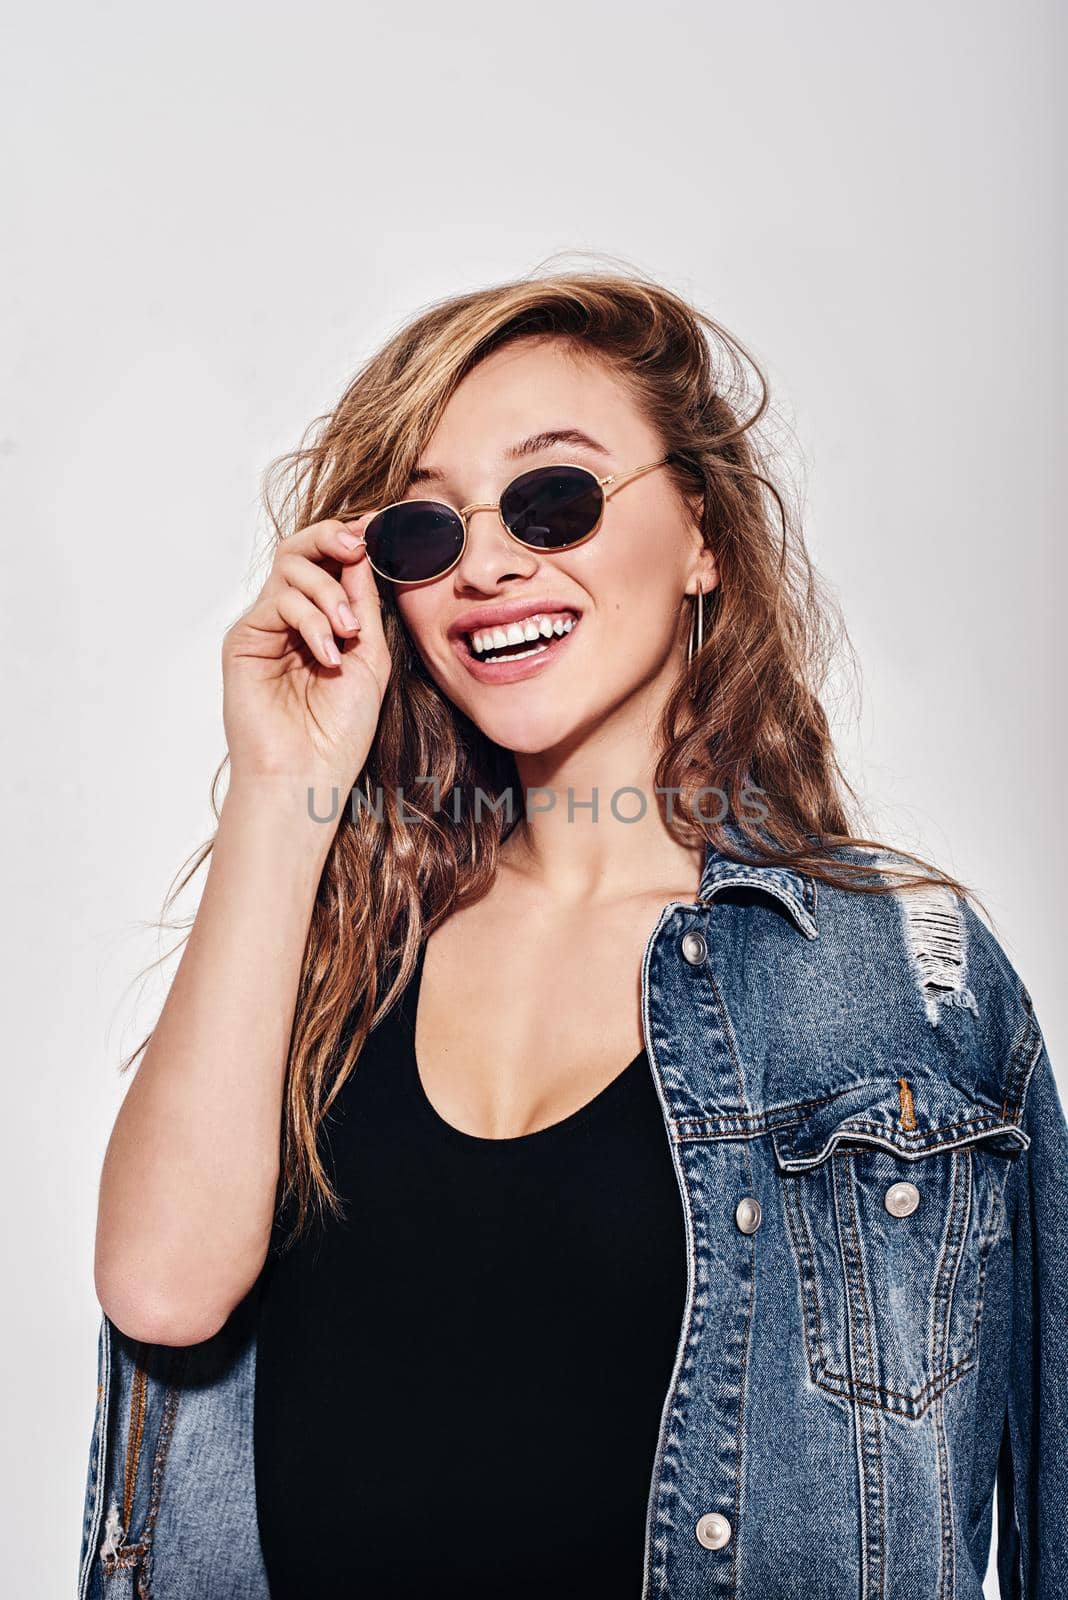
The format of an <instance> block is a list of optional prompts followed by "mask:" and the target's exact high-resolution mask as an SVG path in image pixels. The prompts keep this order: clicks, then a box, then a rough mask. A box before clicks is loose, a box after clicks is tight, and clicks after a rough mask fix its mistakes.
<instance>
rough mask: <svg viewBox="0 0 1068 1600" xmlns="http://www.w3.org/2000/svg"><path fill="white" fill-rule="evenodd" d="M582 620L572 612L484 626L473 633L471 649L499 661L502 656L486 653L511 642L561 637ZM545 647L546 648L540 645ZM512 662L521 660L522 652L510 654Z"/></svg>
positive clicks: (486, 658) (476, 653) (508, 658)
mask: <svg viewBox="0 0 1068 1600" xmlns="http://www.w3.org/2000/svg"><path fill="white" fill-rule="evenodd" d="M577 620H578V619H577V618H576V617H572V616H571V615H566V616H565V615H562V614H561V613H559V612H558V613H556V614H555V615H550V616H544V615H541V614H540V613H539V614H537V615H535V616H532V617H524V618H523V620H522V621H521V622H509V623H508V624H507V625H506V626H504V627H493V628H482V629H479V630H478V631H477V632H475V633H472V634H471V635H469V637H470V641H471V649H472V651H473V652H474V654H475V655H479V656H482V657H483V659H484V660H487V661H497V660H501V659H502V658H501V657H499V656H490V655H485V654H484V652H486V651H489V650H503V649H505V647H506V646H508V645H511V644H523V643H524V642H526V643H528V644H529V643H532V642H533V641H535V640H538V639H553V638H559V637H560V636H561V635H562V634H565V633H570V632H571V630H572V628H573V627H574V626H575V623H576V621H577ZM540 648H544V647H540ZM523 654H526V655H533V654H536V652H535V651H525V652H523ZM503 659H505V660H508V661H520V660H522V655H518V656H516V655H512V656H506V657H504V658H503Z"/></svg>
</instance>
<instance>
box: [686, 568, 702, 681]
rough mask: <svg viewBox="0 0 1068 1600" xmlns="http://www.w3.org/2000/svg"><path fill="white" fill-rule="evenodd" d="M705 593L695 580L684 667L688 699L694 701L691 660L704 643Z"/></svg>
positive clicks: (699, 651) (698, 581)
mask: <svg viewBox="0 0 1068 1600" xmlns="http://www.w3.org/2000/svg"><path fill="white" fill-rule="evenodd" d="M704 600H705V593H704V590H703V589H702V587H701V580H700V578H698V580H697V593H696V594H695V595H694V597H693V613H692V615H691V617H690V644H689V649H688V650H687V652H686V667H687V671H688V672H689V674H690V698H691V699H696V698H697V697H696V695H695V694H694V685H693V658H694V656H696V655H700V653H701V646H702V645H703V644H704V642H705V606H704Z"/></svg>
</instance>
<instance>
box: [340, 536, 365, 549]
mask: <svg viewBox="0 0 1068 1600" xmlns="http://www.w3.org/2000/svg"><path fill="white" fill-rule="evenodd" d="M338 538H339V539H340V540H341V543H342V544H343V545H346V546H347V547H348V549H350V550H356V549H358V548H359V546H360V545H361V544H362V543H363V540H362V539H361V538H360V537H359V535H358V534H355V533H339V534H338Z"/></svg>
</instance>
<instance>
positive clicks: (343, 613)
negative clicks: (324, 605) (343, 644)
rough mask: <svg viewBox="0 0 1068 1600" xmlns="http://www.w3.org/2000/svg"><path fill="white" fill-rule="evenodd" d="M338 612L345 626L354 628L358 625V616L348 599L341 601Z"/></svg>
mask: <svg viewBox="0 0 1068 1600" xmlns="http://www.w3.org/2000/svg"><path fill="white" fill-rule="evenodd" d="M337 614H338V616H339V617H340V618H341V622H342V626H343V627H346V628H354V627H355V626H356V617H355V615H354V613H353V610H352V607H351V606H350V605H349V604H348V602H347V601H345V600H342V601H341V603H340V605H339V606H338V608H337Z"/></svg>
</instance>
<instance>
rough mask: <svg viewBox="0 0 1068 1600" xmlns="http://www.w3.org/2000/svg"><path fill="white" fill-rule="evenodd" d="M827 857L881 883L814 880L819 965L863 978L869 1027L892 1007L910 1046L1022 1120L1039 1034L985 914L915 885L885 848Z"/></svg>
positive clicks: (906, 866)
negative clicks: (868, 886) (875, 887)
mask: <svg viewBox="0 0 1068 1600" xmlns="http://www.w3.org/2000/svg"><path fill="white" fill-rule="evenodd" d="M827 856H828V859H829V860H831V861H834V860H838V861H850V862H853V863H856V864H858V865H862V866H864V867H865V868H866V869H867V870H866V871H865V873H864V881H867V882H872V881H875V880H878V882H879V883H880V884H881V885H882V891H883V892H880V893H876V894H872V893H865V892H857V891H854V890H851V889H846V888H841V887H838V886H837V885H831V884H826V883H824V882H818V884H817V886H816V896H817V912H816V921H817V925H818V929H819V938H818V941H817V943H818V945H819V946H820V947H821V956H820V959H821V962H822V963H823V964H824V965H825V966H826V967H829V968H831V969H834V968H835V967H839V968H840V969H843V970H846V971H852V972H853V973H854V975H855V977H857V978H859V976H860V974H861V973H863V974H865V975H866V977H867V981H868V983H869V985H870V995H871V1007H872V1018H871V1022H872V1026H873V1027H875V1028H879V1027H883V1028H885V1027H886V1026H887V1025H888V1023H887V1020H886V1019H885V1017H884V1019H883V1020H882V1022H880V1019H879V1015H878V1013H879V1011H880V1009H883V1008H886V1007H887V1006H890V1007H892V1008H893V1009H894V1010H895V1012H896V1013H897V1023H896V1026H897V1027H898V1028H899V1029H900V1034H901V1039H902V1043H903V1045H904V1047H905V1048H906V1049H908V1050H911V1051H913V1052H916V1053H919V1054H921V1055H922V1057H923V1058H924V1061H925V1063H926V1064H927V1065H928V1066H929V1067H930V1068H932V1069H934V1070H937V1071H938V1072H939V1073H940V1074H947V1075H949V1076H952V1077H954V1078H955V1079H956V1080H957V1081H958V1082H959V1083H961V1084H962V1085H966V1086H967V1087H968V1088H969V1090H971V1091H972V1092H974V1093H976V1094H977V1095H978V1096H979V1097H980V1098H982V1099H983V1100H985V1101H988V1102H989V1103H990V1104H996V1105H997V1107H998V1109H999V1111H1001V1113H1002V1114H1003V1115H1004V1116H1006V1117H1007V1118H1008V1120H1010V1121H1016V1120H1019V1119H1020V1117H1021V1116H1022V1113H1023V1108H1024V1103H1025V1100H1026V1096H1027V1091H1028V1087H1029V1085H1030V1082H1031V1078H1032V1075H1033V1073H1034V1069H1035V1066H1036V1064H1037V1062H1038V1060H1039V1056H1040V1054H1041V1052H1042V1049H1043V1038H1042V1032H1041V1029H1040V1027H1039V1024H1038V1020H1037V1018H1036V1016H1035V1011H1034V1006H1033V1004H1032V1000H1031V996H1030V994H1029V992H1028V990H1027V987H1026V984H1025V983H1024V981H1023V979H1022V977H1021V975H1020V973H1019V972H1018V971H1017V970H1016V967H1015V966H1014V964H1013V962H1012V960H1011V959H1010V957H1009V955H1008V954H1007V952H1006V950H1005V947H1004V945H1003V944H1002V942H1001V940H1000V939H999V937H998V936H997V935H996V934H995V933H994V931H993V929H992V928H991V927H990V925H989V923H988V922H987V921H986V919H985V917H984V916H983V915H982V914H981V913H980V911H979V910H978V908H977V907H976V906H975V905H974V904H973V903H972V902H971V900H969V899H968V898H966V897H965V896H964V895H962V894H960V893H958V892H957V890H955V889H954V888H953V887H952V886H951V885H949V884H943V883H935V884H931V883H922V882H914V881H912V880H914V879H916V878H922V876H923V873H922V870H921V869H920V868H919V867H918V866H917V865H916V864H915V863H914V862H912V861H910V860H909V859H908V857H907V856H904V855H902V854H901V853H899V852H897V851H895V850H893V849H891V848H886V849H882V850H872V849H866V848H861V847H859V846H848V847H847V846H838V847H835V848H833V849H831V850H829V851H828V852H827ZM858 969H859V970H858Z"/></svg>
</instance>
